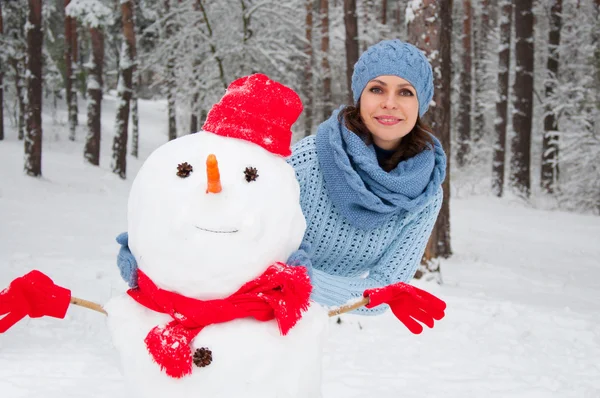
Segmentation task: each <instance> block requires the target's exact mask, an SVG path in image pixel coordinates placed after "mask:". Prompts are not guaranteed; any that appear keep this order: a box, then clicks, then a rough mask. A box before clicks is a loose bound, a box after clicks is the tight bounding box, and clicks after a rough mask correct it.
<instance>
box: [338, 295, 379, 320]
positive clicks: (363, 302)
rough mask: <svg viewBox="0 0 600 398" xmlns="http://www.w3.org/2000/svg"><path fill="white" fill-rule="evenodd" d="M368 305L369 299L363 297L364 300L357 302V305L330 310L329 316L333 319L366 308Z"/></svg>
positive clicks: (345, 305)
mask: <svg viewBox="0 0 600 398" xmlns="http://www.w3.org/2000/svg"><path fill="white" fill-rule="evenodd" d="M367 304H369V298H368V297H363V299H362V300H360V301H357V302H356V303H352V304H344V305H342V306H341V307H337V308H332V309H330V310H329V316H330V317H332V316H336V315H340V314H344V313H346V312H350V311H354V310H355V309H357V308H360V307H363V306H365V305H367Z"/></svg>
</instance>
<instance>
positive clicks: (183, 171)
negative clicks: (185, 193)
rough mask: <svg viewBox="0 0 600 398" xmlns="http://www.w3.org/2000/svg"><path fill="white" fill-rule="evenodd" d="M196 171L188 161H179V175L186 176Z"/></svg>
mask: <svg viewBox="0 0 600 398" xmlns="http://www.w3.org/2000/svg"><path fill="white" fill-rule="evenodd" d="M192 171H194V168H193V167H192V165H191V164H189V163H188V162H183V163H179V164H178V165H177V176H178V177H181V178H186V177H189V176H190V173H191V172H192Z"/></svg>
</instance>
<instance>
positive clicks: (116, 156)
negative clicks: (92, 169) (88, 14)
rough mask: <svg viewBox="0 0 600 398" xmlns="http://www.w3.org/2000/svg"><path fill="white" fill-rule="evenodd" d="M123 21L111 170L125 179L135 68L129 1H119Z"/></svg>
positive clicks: (130, 3)
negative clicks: (130, 103)
mask: <svg viewBox="0 0 600 398" xmlns="http://www.w3.org/2000/svg"><path fill="white" fill-rule="evenodd" d="M121 15H122V21H123V37H124V41H123V46H122V51H121V60H120V61H121V62H120V64H119V70H120V75H121V78H120V79H119V88H118V97H119V101H118V105H117V118H116V122H115V137H114V140H113V147H112V149H113V155H112V156H113V163H112V170H113V172H114V173H115V174H118V175H119V177H121V178H123V179H125V178H126V177H127V129H128V127H129V101H130V100H131V92H132V89H133V70H134V68H135V33H134V26H133V4H132V2H131V0H121Z"/></svg>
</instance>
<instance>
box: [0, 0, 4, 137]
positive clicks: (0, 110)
mask: <svg viewBox="0 0 600 398" xmlns="http://www.w3.org/2000/svg"><path fill="white" fill-rule="evenodd" d="M2 22H3V21H2V2H0V37H2V36H3V35H4V27H3V24H2ZM3 139H4V65H1V66H0V141H2V140H3Z"/></svg>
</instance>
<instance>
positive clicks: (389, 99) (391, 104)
mask: <svg viewBox="0 0 600 398" xmlns="http://www.w3.org/2000/svg"><path fill="white" fill-rule="evenodd" d="M381 107H382V108H384V109H396V108H397V107H398V103H397V101H396V97H395V96H393V95H388V96H386V97H385V98H384V99H383V101H382V102H381Z"/></svg>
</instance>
